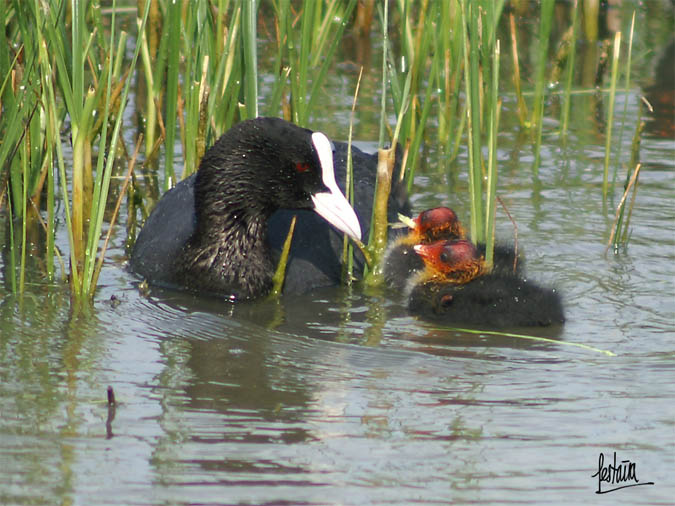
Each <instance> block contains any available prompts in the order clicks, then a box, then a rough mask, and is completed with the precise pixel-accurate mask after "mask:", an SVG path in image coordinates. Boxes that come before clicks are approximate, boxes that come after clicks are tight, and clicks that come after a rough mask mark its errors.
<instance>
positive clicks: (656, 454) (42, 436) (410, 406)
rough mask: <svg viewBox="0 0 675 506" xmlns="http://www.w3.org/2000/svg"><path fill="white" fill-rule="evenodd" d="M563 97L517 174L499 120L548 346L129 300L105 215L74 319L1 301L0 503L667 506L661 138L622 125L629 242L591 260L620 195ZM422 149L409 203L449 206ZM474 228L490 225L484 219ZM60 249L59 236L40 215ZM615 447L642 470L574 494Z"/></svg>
mask: <svg viewBox="0 0 675 506" xmlns="http://www.w3.org/2000/svg"><path fill="white" fill-rule="evenodd" d="M638 91H639V90H637V89H636V90H635V93H633V94H631V96H630V97H629V103H628V109H629V115H628V117H629V118H635V117H636V115H637V92H638ZM505 107H506V110H505V111H503V112H502V118H508V117H509V116H512V115H513V110H512V109H510V110H509V109H508V107H509V106H508V104H506V105H505ZM574 107H575V109H573V118H575V117H576V118H577V119H576V123H575V124H574V129H573V131H572V134H571V135H572V138H571V139H570V142H569V143H568V145H567V147H565V146H563V144H562V143H561V141H560V139H559V138H558V135H557V134H555V133H553V132H549V133H548V134H546V135H545V137H544V142H543V144H544V147H543V152H542V164H541V166H540V168H539V172H538V175H537V176H533V173H532V172H531V171H530V169H529V167H530V165H531V160H532V153H531V148H530V144H529V143H528V142H526V141H525V140H524V139H523V138H522V137H523V136H521V135H520V134H519V132H518V129H517V128H516V127H515V126H512V127H508V126H506V127H505V128H504V129H503V130H502V134H501V137H500V140H499V145H500V146H501V151H500V171H501V172H500V194H501V196H502V199H503V200H504V202H505V204H506V205H507V207H508V209H509V212H510V213H511V215H512V216H513V218H514V220H515V222H516V223H517V225H518V240H519V246H520V247H521V249H523V250H524V252H525V255H526V258H527V272H528V275H529V276H530V277H531V278H533V279H536V280H538V281H540V282H542V283H544V284H548V285H552V286H555V287H557V288H558V289H559V290H560V291H561V293H562V294H563V295H564V301H565V307H566V315H567V323H566V324H565V326H564V328H563V329H561V330H560V331H559V332H557V333H556V332H554V331H551V330H535V331H534V334H532V335H535V336H541V337H553V338H555V339H558V340H559V341H560V342H559V343H550V342H539V341H530V340H525V339H519V338H515V337H504V336H495V335H490V334H488V333H483V334H480V335H476V334H467V333H463V332H457V331H451V330H447V329H439V328H438V327H437V326H436V325H432V324H428V323H425V322H422V321H419V320H416V319H414V318H412V317H410V316H408V315H407V314H406V311H405V305H404V302H403V301H401V300H398V299H397V298H396V297H394V296H391V295H387V294H381V293H376V294H364V293H362V292H361V291H360V290H358V289H355V290H353V291H351V292H349V291H347V290H344V289H336V290H326V291H321V292H317V293H314V294H310V295H307V296H302V297H285V298H283V299H282V300H281V302H280V303H279V304H275V303H260V304H243V305H238V306H232V305H223V304H222V303H218V302H215V301H210V300H199V299H195V298H193V297H191V296H187V295H185V294H180V293H175V292H167V291H161V290H157V289H152V290H151V292H150V294H149V295H148V296H145V295H142V294H141V293H140V292H139V290H138V289H137V284H138V280H137V279H136V278H135V277H134V276H133V275H132V274H130V273H129V272H128V271H127V270H126V263H125V256H124V237H123V236H124V230H123V229H122V228H121V227H118V228H119V230H118V233H117V234H116V237H115V238H114V241H113V245H112V247H111V249H110V251H109V255H108V257H107V260H106V264H105V268H104V269H103V272H102V276H101V283H100V285H101V287H100V289H99V291H98V293H97V296H96V301H95V303H94V307H93V309H92V310H91V311H89V312H86V313H82V314H77V313H75V312H73V311H72V310H71V308H70V304H69V301H68V298H69V295H68V291H67V290H66V289H64V288H63V287H62V286H61V284H59V283H55V284H52V285H47V284H45V283H44V282H41V281H40V280H39V278H37V276H34V277H33V278H31V279H33V281H32V284H31V285H30V286H29V288H28V293H27V294H26V295H25V296H24V298H23V299H22V300H19V299H18V298H15V297H13V296H11V295H10V294H8V293H5V294H4V297H3V301H2V304H0V311H1V314H2V317H1V320H0V332H1V337H0V462H2V465H3V469H2V471H0V503H3V504H5V503H6V504H36V503H66V504H116V505H117V504H125V505H126V504H188V503H190V504H193V503H196V504H415V503H423V504H448V503H466V502H475V503H486V504H495V503H500V504H506V503H533V504H539V503H549V504H573V503H604V502H606V501H607V500H611V501H612V502H615V503H619V504H672V497H673V492H674V491H675V482H674V481H673V477H672V469H673V466H674V465H675V403H674V402H673V400H674V399H675V360H674V359H675V345H674V344H673V342H674V339H673V338H674V337H675V331H674V329H675V261H674V260H675V200H674V199H673V196H674V195H675V179H674V178H673V170H674V169H675V161H674V159H675V139H673V138H662V137H658V136H656V135H655V134H650V133H647V134H645V136H644V137H643V140H642V149H641V159H642V163H643V168H642V173H641V176H640V187H639V191H638V196H637V201H636V204H635V207H634V210H633V216H632V236H631V240H630V243H629V245H628V247H627V249H625V250H622V251H620V252H619V253H618V254H614V253H612V252H611V251H610V252H609V253H605V244H606V241H607V238H608V235H609V229H610V226H611V219H612V215H613V211H612V209H613V208H614V206H615V205H616V204H617V202H618V198H619V197H618V193H619V192H618V191H617V192H616V193H617V196H616V197H615V198H614V199H610V205H609V208H606V207H605V206H604V205H603V201H602V191H601V184H602V164H603V157H604V138H603V137H602V136H599V135H598V134H597V131H596V128H595V125H593V124H589V122H588V121H587V120H586V119H585V118H588V117H589V114H588V109H587V107H588V104H587V102H586V101H585V100H584V99H583V98H582V99H579V100H578V101H576V102H575V106H574ZM622 108H623V103H622V102H619V104H618V105H617V110H622ZM329 115H330V111H329ZM319 123H320V122H319ZM616 125H617V126H616V128H618V125H619V122H618V120H617V124H616ZM322 128H323V127H322ZM332 128H334V129H337V131H339V132H342V131H346V129H345V127H344V124H341V125H338V127H335V126H333V127H332ZM633 128H634V125H630V128H629V129H628V130H627V132H630V133H626V134H624V137H623V142H624V147H623V149H624V157H627V154H626V153H627V150H628V147H629V144H630V136H631V135H632V129H633ZM330 133H331V135H335V136H336V137H338V138H339V135H338V134H337V133H336V132H330ZM370 146H371V147H372V146H373V145H372V144H371V145H370ZM436 158H437V157H436ZM436 158H435V154H434V152H433V149H432V151H431V153H430V155H429V160H430V161H429V163H428V167H427V169H426V170H424V171H421V172H420V173H419V174H418V176H417V179H416V185H415V188H414V191H413V199H412V200H413V203H414V208H415V210H416V211H419V210H422V209H424V208H426V207H430V206H434V205H441V204H446V205H451V206H452V207H454V208H455V209H456V210H457V212H458V214H459V216H460V218H462V219H464V220H465V221H466V220H467V219H468V209H469V207H468V202H467V201H466V198H465V191H466V186H467V182H466V179H465V176H464V175H463V170H462V172H460V173H459V175H457V168H458V167H459V168H463V167H464V166H465V162H466V159H465V154H464V151H463V150H462V151H461V152H460V157H459V160H458V161H457V162H456V163H455V164H449V163H447V161H443V160H440V161H436ZM620 177H621V180H623V177H624V176H623V174H622V175H621V176H620ZM533 179H534V184H533ZM3 226H6V225H4V222H3ZM497 230H498V237H501V238H502V239H503V240H511V237H512V226H511V224H510V221H509V220H508V219H507V218H506V216H505V215H504V213H503V212H501V211H498V224H497ZM59 240H60V242H61V246H62V251H67V249H66V247H67V246H66V243H67V242H66V241H67V240H66V238H65V234H64V232H63V227H62V228H61V235H60V237H59ZM572 343H579V344H583V345H587V346H592V347H593V348H597V349H599V350H607V351H611V352H613V353H614V354H615V355H616V356H608V355H606V354H603V353H601V352H599V351H593V350H589V349H584V348H580V347H576V346H574V345H573V344H572ZM108 386H111V387H112V388H113V390H114V393H115V396H116V399H117V401H118V405H117V407H116V410H115V412H114V418H112V420H111V419H110V418H111V415H112V413H110V411H109V408H108V406H107V403H106V388H107V387H108ZM614 452H616V458H617V462H621V461H622V460H630V461H631V462H632V463H634V464H635V468H634V470H635V472H636V476H637V478H638V480H639V482H640V483H646V482H654V485H644V486H638V487H634V488H628V489H624V490H618V491H615V492H612V493H610V494H609V496H604V495H597V494H596V493H595V492H596V490H598V478H597V477H595V478H594V477H593V476H592V475H593V474H594V473H596V472H597V471H598V459H599V456H600V454H601V453H603V454H604V456H605V465H606V464H607V462H609V461H611V460H612V458H613V453H614ZM631 483H633V481H631ZM601 486H602V489H603V490H606V489H608V488H612V487H611V486H609V485H608V484H607V483H602V484H601Z"/></svg>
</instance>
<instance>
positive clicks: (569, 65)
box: [560, 0, 579, 142]
mask: <svg viewBox="0 0 675 506" xmlns="http://www.w3.org/2000/svg"><path fill="white" fill-rule="evenodd" d="M578 11H579V5H578V0H574V5H573V6H572V30H571V35H570V40H569V49H568V51H567V62H566V64H565V88H564V91H563V107H562V113H561V121H560V122H561V127H560V133H561V135H562V138H563V142H566V141H567V132H568V129H567V125H568V124H569V118H570V107H571V104H572V100H571V95H572V78H573V77H574V61H575V58H576V47H577V25H578V23H577V18H578V16H577V13H578Z"/></svg>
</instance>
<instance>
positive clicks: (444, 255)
mask: <svg viewBox="0 0 675 506" xmlns="http://www.w3.org/2000/svg"><path fill="white" fill-rule="evenodd" d="M415 251H416V252H417V253H418V254H419V255H420V256H421V257H422V258H423V259H424V263H425V270H424V271H423V272H422V273H420V274H419V275H418V276H417V278H415V279H414V281H412V282H411V284H410V286H409V296H408V308H409V310H410V312H411V313H412V314H415V315H418V316H420V317H422V318H424V319H428V320H432V321H437V322H442V323H444V324H448V325H458V324H473V325H481V326H488V327H521V326H549V325H555V324H562V323H564V321H565V317H564V312H563V306H562V301H561V299H560V295H559V294H558V292H557V291H556V290H554V289H550V288H544V287H541V286H539V285H537V284H535V283H533V282H532V281H528V280H525V279H522V278H520V277H519V276H517V275H515V274H514V273H513V272H508V271H504V270H493V271H492V272H486V271H485V266H484V261H483V257H482V255H481V254H480V251H479V250H478V248H476V247H475V246H474V245H473V244H472V243H471V242H469V241H466V240H458V241H440V242H437V243H433V244H429V245H417V246H416V247H415Z"/></svg>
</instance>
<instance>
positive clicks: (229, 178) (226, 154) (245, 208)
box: [131, 118, 409, 300]
mask: <svg viewBox="0 0 675 506" xmlns="http://www.w3.org/2000/svg"><path fill="white" fill-rule="evenodd" d="M332 150H335V151H334V152H333V151H332ZM333 157H335V162H336V164H335V165H336V169H337V170H336V171H335V174H334V164H333ZM345 160H346V146H345V145H343V144H338V143H336V145H332V144H331V143H330V141H328V139H327V138H326V136H325V135H324V134H322V133H319V132H312V131H311V130H307V129H304V128H300V127H298V126H296V125H293V124H291V123H288V122H286V121H284V120H281V119H278V118H256V119H253V120H248V121H244V122H241V123H239V124H237V125H235V126H234V127H232V128H231V129H230V130H229V131H228V132H226V133H225V134H224V135H223V136H222V137H221V138H220V139H219V140H218V141H217V142H216V143H215V144H214V145H213V146H212V147H211V148H210V149H209V150H208V151H207V153H206V154H205V155H204V158H203V159H202V162H201V164H200V166H199V170H198V171H197V173H196V174H194V175H192V176H190V177H189V178H187V179H185V180H184V181H182V182H180V183H178V184H177V185H176V187H175V188H173V189H172V190H170V191H168V192H167V193H166V194H165V195H164V196H163V197H162V198H161V199H160V201H159V202H158V204H157V206H156V207H155V209H154V210H153V212H152V213H151V214H150V216H149V217H148V219H147V221H146V223H145V225H144V227H143V229H142V230H141V232H140V233H139V235H138V238H137V240H136V243H135V245H134V248H133V251H132V254H131V269H132V270H133V271H134V272H136V273H138V274H140V275H141V276H143V277H144V278H146V279H147V280H148V282H149V283H151V284H156V285H160V286H167V287H171V288H187V289H190V290H192V291H196V292H199V293H203V294H209V295H216V296H219V297H224V298H227V299H229V300H241V299H252V298H256V297H259V296H261V295H264V294H266V293H268V292H269V290H270V288H271V284H272V275H273V273H274V270H275V268H276V260H277V259H278V256H279V254H278V251H279V250H280V249H281V245H282V244H283V241H284V239H285V238H286V235H287V233H288V229H289V225H290V221H291V219H292V217H293V215H297V216H298V222H297V224H296V228H295V233H294V236H293V244H292V247H291V253H290V257H289V262H288V264H287V270H286V281H285V285H284V291H285V292H289V291H290V292H304V291H307V290H310V289H312V288H315V287H319V286H330V285H333V284H336V283H338V282H339V281H340V279H341V278H340V276H341V263H340V260H341V257H340V254H341V250H342V233H343V232H344V233H346V234H347V235H349V236H351V237H356V238H360V235H361V230H368V227H369V220H370V214H371V209H372V195H373V189H374V185H375V168H376V164H377V157H376V156H373V155H365V154H364V153H362V152H360V151H359V150H356V149H354V153H353V160H354V177H355V182H354V185H355V186H354V187H355V202H356V203H357V204H356V206H355V207H356V214H355V213H354V210H353V209H352V208H351V207H350V206H349V204H348V202H347V200H346V199H345V198H344V196H343V195H342V193H341V192H340V189H339V188H338V186H337V185H336V178H337V180H338V181H339V184H340V185H341V186H343V184H344V183H343V182H344V177H345V176H344V173H345V166H346V163H345ZM393 195H394V196H393V197H392V199H390V213H392V214H393V215H395V214H396V212H397V211H398V212H406V211H408V210H409V207H408V204H407V198H406V197H405V194H402V193H401V190H400V188H397V189H396V191H394V192H393ZM290 209H293V210H292V211H291V210H290ZM357 215H358V216H357ZM326 221H328V222H329V223H330V224H332V225H333V226H334V227H335V229H337V231H336V230H334V229H332V228H331V227H328V226H326ZM359 261H362V259H360V257H358V256H357V263H358V262H359Z"/></svg>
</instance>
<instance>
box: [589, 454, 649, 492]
mask: <svg viewBox="0 0 675 506" xmlns="http://www.w3.org/2000/svg"><path fill="white" fill-rule="evenodd" d="M596 476H597V477H598V490H596V491H595V493H596V494H607V493H609V492H614V491H615V490H620V489H622V488H628V487H637V486H640V485H654V482H653V481H644V482H642V483H640V480H638V477H637V470H636V465H635V462H631V461H630V460H622V461H621V463H619V464H617V463H616V452H614V462H613V463H609V464H607V466H605V455H604V454H603V453H600V456H599V457H598V471H597V472H596V473H595V474H593V475H591V478H595V477H596ZM603 482H605V483H607V484H608V486H612V485H618V486H615V487H614V488H609V489H605V490H603V489H602V483H603Z"/></svg>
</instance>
